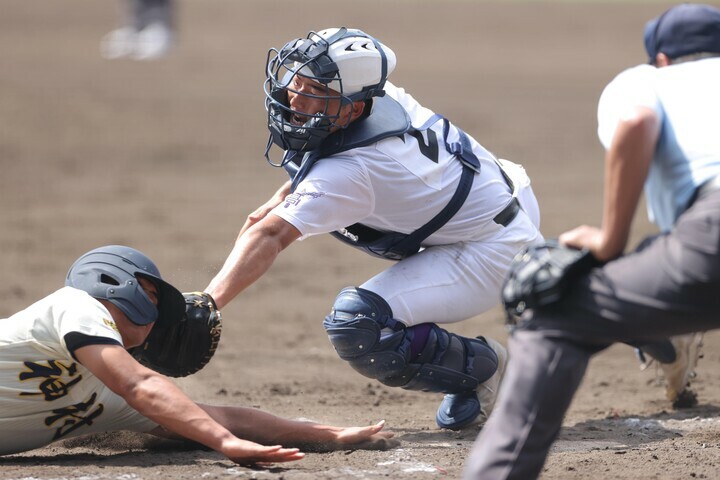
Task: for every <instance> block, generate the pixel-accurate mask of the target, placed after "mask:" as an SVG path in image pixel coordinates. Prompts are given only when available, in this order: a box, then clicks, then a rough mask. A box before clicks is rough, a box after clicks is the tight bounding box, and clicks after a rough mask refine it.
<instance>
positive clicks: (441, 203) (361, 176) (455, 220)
mask: <svg viewBox="0 0 720 480" xmlns="http://www.w3.org/2000/svg"><path fill="white" fill-rule="evenodd" d="M385 91H386V94H387V95H388V96H389V97H391V98H392V99H394V100H396V101H397V102H398V103H399V104H400V105H401V106H402V107H403V108H404V109H405V111H406V112H407V114H408V116H409V117H410V121H411V123H412V125H413V127H415V128H420V127H422V126H423V125H424V124H425V122H426V121H427V120H428V119H430V118H431V117H432V116H433V112H432V111H430V110H428V109H427V108H424V107H422V106H421V105H420V104H419V103H418V102H417V101H416V100H415V99H414V98H413V97H412V96H410V95H409V94H407V93H405V91H404V90H403V89H401V88H398V87H396V86H394V85H392V84H390V83H386V84H385ZM447 140H448V143H454V142H458V140H459V133H458V130H457V128H456V127H455V126H452V125H451V127H450V131H449V135H448V139H447ZM470 141H471V143H472V148H473V153H475V155H476V156H477V158H478V159H479V162H480V173H479V174H475V176H474V179H473V184H472V189H471V191H470V193H469V195H468V197H467V199H466V200H465V202H464V203H463V205H462V207H461V208H460V210H459V211H458V212H457V213H456V214H455V215H454V216H453V217H452V218H451V219H450V220H449V221H448V222H447V223H446V224H445V225H443V226H442V227H441V228H440V229H438V230H437V231H436V232H435V233H433V234H432V235H430V236H429V237H428V238H427V239H426V240H425V241H423V246H424V247H426V248H425V249H424V250H422V251H421V252H420V253H418V254H416V255H412V256H410V257H408V258H406V259H404V260H402V261H400V262H398V263H395V264H393V265H392V266H391V267H390V268H388V269H386V270H385V271H383V272H381V273H380V274H378V275H376V276H375V277H373V278H372V279H370V280H368V281H367V282H365V283H364V284H363V285H361V287H362V288H365V289H367V290H371V291H373V292H375V293H377V294H378V295H380V296H381V297H383V299H385V301H387V303H388V305H389V306H390V308H391V309H392V312H393V317H394V318H395V319H396V320H399V321H401V322H403V323H404V324H405V325H408V326H412V325H417V324H420V323H429V322H432V323H452V322H457V321H461V320H464V319H467V318H469V317H471V316H474V315H478V314H480V313H482V312H484V311H486V310H488V309H490V308H492V307H494V306H496V305H497V304H498V302H499V299H500V285H501V283H502V281H503V279H504V278H505V274H506V272H507V270H508V267H509V265H510V262H511V261H512V259H513V257H514V256H515V254H516V253H517V252H518V251H519V250H520V249H521V248H522V247H524V246H526V245H528V244H530V243H534V242H539V241H541V240H542V235H541V234H540V232H539V230H538V227H539V223H540V213H539V209H538V205H537V200H536V199H535V196H534V194H533V193H532V189H531V188H530V180H529V178H528V176H527V175H526V173H525V170H524V169H523V168H522V167H521V166H520V165H516V164H513V163H512V162H508V161H501V160H496V158H495V157H494V156H493V154H492V153H490V152H489V151H488V150H486V149H485V148H484V147H483V146H481V145H480V144H479V143H478V142H476V141H475V140H474V139H472V138H471V139H470ZM433 146H434V147H437V148H433ZM498 161H500V162H502V163H503V168H504V170H505V171H506V173H507V174H508V175H509V176H510V177H511V178H512V181H513V184H514V188H515V191H512V190H511V188H510V187H509V186H508V183H507V182H506V180H505V179H504V178H503V175H502V172H501V170H500V168H499V166H498ZM462 171H463V166H462V164H461V163H460V161H458V159H457V158H456V157H455V156H454V155H453V154H451V153H449V152H448V151H447V150H446V148H445V141H444V138H443V122H442V121H439V122H437V123H435V125H433V126H432V127H431V128H430V129H429V130H427V131H424V132H418V131H413V132H408V133H405V134H404V135H402V136H400V137H399V136H395V137H387V138H383V139H381V140H379V141H377V142H375V143H373V144H370V145H367V146H362V147H357V148H353V149H351V150H347V151H344V152H340V153H337V154H335V155H331V156H329V157H326V158H321V159H319V160H318V161H317V162H316V163H315V164H314V165H313V166H312V168H310V170H309V172H308V173H307V176H306V177H305V178H304V179H303V180H302V181H301V182H300V183H299V184H298V186H297V188H296V189H295V192H294V193H292V194H290V195H289V196H288V197H287V198H286V199H285V201H284V202H282V203H281V204H279V205H278V206H277V207H275V208H274V209H273V211H272V213H273V214H274V215H277V216H279V217H281V218H282V219H284V220H286V221H287V222H289V223H290V224H292V225H293V226H294V227H295V228H297V229H298V231H299V232H300V233H301V234H302V238H306V237H308V236H311V235H317V234H321V233H327V232H332V231H336V230H341V229H343V228H345V227H347V226H350V225H353V224H355V223H362V224H363V225H367V226H369V227H372V228H374V229H377V230H381V231H385V232H399V233H404V234H409V233H411V232H413V231H415V230H417V229H418V228H420V227H422V226H423V225H425V224H426V223H427V222H428V220H430V219H431V218H433V217H434V216H435V215H436V214H437V213H438V212H440V211H441V210H442V209H443V208H444V207H445V206H446V205H447V204H448V202H449V201H450V198H451V197H452V196H453V195H454V193H455V191H456V189H457V185H458V182H459V179H460V177H461V175H462ZM513 196H516V197H517V198H518V199H519V202H520V205H521V207H522V210H521V211H520V212H519V213H518V215H517V217H516V218H515V219H514V220H513V221H512V222H510V223H509V224H507V226H502V225H500V224H498V223H496V222H495V221H494V220H493V219H494V218H495V216H496V215H497V214H498V213H499V212H501V211H502V210H503V209H504V208H505V207H506V206H507V205H508V204H509V202H510V201H511V199H512V197H513Z"/></svg>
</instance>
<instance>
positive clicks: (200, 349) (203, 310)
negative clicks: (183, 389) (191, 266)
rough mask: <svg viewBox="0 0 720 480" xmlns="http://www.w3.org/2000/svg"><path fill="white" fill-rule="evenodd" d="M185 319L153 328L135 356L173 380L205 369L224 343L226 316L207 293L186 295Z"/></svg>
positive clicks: (137, 349) (134, 352) (158, 324)
mask: <svg viewBox="0 0 720 480" xmlns="http://www.w3.org/2000/svg"><path fill="white" fill-rule="evenodd" d="M183 296H184V297H185V315H183V317H182V319H181V320H179V321H177V322H174V323H165V324H160V323H159V322H158V323H156V324H155V326H153V329H152V330H151V331H150V335H148V337H147V339H146V340H145V343H144V344H143V345H141V346H140V347H138V348H135V349H134V350H133V356H134V357H135V358H136V359H137V361H139V362H140V363H142V364H143V365H145V366H146V367H148V368H151V369H153V370H155V371H156V372H158V373H162V374H163V375H167V376H169V377H185V376H188V375H191V374H193V373H195V372H197V371H198V370H200V369H201V368H203V367H204V366H205V365H206V364H207V363H208V362H209V361H210V359H211V358H212V356H213V355H214V354H215V349H216V348H217V346H218V342H220V332H221V330H222V315H221V314H220V311H219V310H218V309H217V306H216V305H215V300H213V298H212V297H211V296H210V295H208V294H207V293H203V292H192V293H183Z"/></svg>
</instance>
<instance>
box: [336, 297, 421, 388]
mask: <svg viewBox="0 0 720 480" xmlns="http://www.w3.org/2000/svg"><path fill="white" fill-rule="evenodd" d="M323 327H325V331H326V332H327V334H328V337H329V339H330V343H331V344H332V345H333V347H334V348H335V351H336V352H337V354H338V356H339V357H340V358H342V359H343V360H346V361H347V362H348V363H350V366H352V367H353V368H354V369H355V370H356V371H357V372H359V373H360V374H362V375H364V376H366V377H369V378H373V379H377V380H380V381H382V380H383V379H384V378H386V377H389V376H394V375H395V374H396V373H397V372H398V371H400V370H402V369H403V368H404V365H405V363H406V362H405V359H404V356H405V354H404V351H405V350H407V349H408V348H409V341H408V340H407V339H406V338H405V337H406V335H405V332H404V326H402V325H401V324H400V323H399V322H397V321H396V320H395V319H393V318H392V310H391V308H390V306H389V305H388V304H387V302H386V301H385V299H383V298H382V297H381V296H379V295H377V294H376V293H374V292H371V291H369V290H365V289H362V288H354V287H348V288H344V289H343V290H342V291H341V292H340V293H339V294H338V296H337V298H336V299H335V304H334V305H333V309H332V311H331V312H330V315H328V316H327V317H325V321H324V322H323ZM386 327H389V328H391V329H393V330H396V331H395V332H394V333H393V334H391V335H388V336H386V337H385V338H383V339H382V340H381V339H380V333H381V331H382V329H383V328H386Z"/></svg>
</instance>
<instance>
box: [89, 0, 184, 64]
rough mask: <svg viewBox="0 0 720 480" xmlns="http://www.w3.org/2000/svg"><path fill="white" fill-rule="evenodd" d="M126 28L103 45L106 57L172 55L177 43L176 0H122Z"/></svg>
mask: <svg viewBox="0 0 720 480" xmlns="http://www.w3.org/2000/svg"><path fill="white" fill-rule="evenodd" d="M122 1H123V3H124V5H123V7H124V10H125V13H124V15H123V17H124V22H123V26H122V27H120V28H118V29H116V30H113V31H112V32H110V33H108V34H107V35H105V36H104V37H103V39H102V41H101V42H100V53H101V55H102V56H103V57H104V58H107V59H111V60H112V59H117V58H131V59H134V60H155V59H158V58H161V57H163V56H165V55H167V54H168V53H169V51H170V50H171V49H172V47H173V44H174V42H175V22H174V11H175V0H122Z"/></svg>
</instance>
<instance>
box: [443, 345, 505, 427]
mask: <svg viewBox="0 0 720 480" xmlns="http://www.w3.org/2000/svg"><path fill="white" fill-rule="evenodd" d="M478 338H480V339H482V340H484V341H485V343H487V344H488V345H489V346H490V348H492V349H493V351H494V352H495V354H496V355H497V357H498V367H497V370H496V371H495V374H494V375H493V376H492V377H490V378H489V379H488V380H487V381H485V382H484V383H481V384H480V385H479V386H478V388H477V390H476V391H472V392H461V393H451V394H448V395H445V398H443V401H442V403H440V407H439V408H438V411H437V414H436V415H435V422H436V423H437V424H438V426H439V427H440V428H447V429H450V430H460V429H462V428H465V427H468V426H470V425H483V424H484V423H485V422H486V421H487V418H488V416H489V415H490V412H492V409H493V407H494V406H495V400H496V399H497V393H498V390H499V388H500V383H501V381H502V378H503V376H504V374H505V365H506V363H507V350H506V349H505V347H503V346H502V345H501V344H500V343H498V342H496V341H495V340H493V339H491V338H484V337H478Z"/></svg>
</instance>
